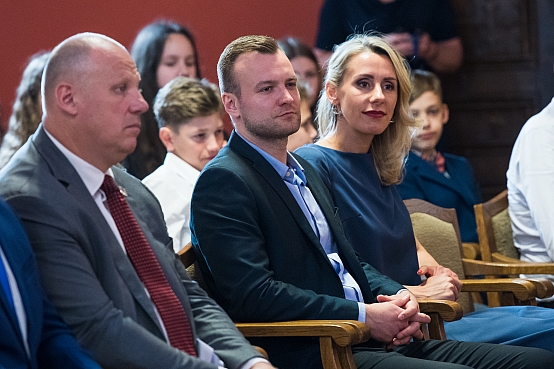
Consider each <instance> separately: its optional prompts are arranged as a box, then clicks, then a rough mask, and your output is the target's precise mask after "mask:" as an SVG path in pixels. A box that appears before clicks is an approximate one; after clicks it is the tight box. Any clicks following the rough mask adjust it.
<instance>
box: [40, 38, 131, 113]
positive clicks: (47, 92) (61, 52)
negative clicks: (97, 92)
mask: <svg viewBox="0 0 554 369" xmlns="http://www.w3.org/2000/svg"><path fill="white" fill-rule="evenodd" d="M114 46H116V47H120V48H122V49H123V50H126V49H125V47H124V46H123V45H121V44H120V43H119V42H117V41H115V40H113V39H111V38H109V37H107V36H104V35H101V34H98V33H79V34H76V35H74V36H71V37H69V38H67V39H65V40H64V41H62V42H61V43H60V44H59V45H58V46H56V47H55V48H54V50H52V53H51V55H50V58H49V59H48V62H47V63H46V67H45V68H44V73H43V75H42V84H41V88H42V90H41V91H42V101H43V107H42V108H43V111H44V112H46V111H47V108H48V105H49V104H50V103H51V100H52V97H53V96H52V95H53V94H54V89H55V87H56V85H57V84H58V83H59V82H60V81H62V80H66V79H67V80H70V81H73V82H80V83H85V82H86V80H87V78H86V73H84V72H86V71H87V69H88V68H90V67H91V65H90V57H89V56H90V54H91V51H92V50H94V49H110V48H113V47H114Z"/></svg>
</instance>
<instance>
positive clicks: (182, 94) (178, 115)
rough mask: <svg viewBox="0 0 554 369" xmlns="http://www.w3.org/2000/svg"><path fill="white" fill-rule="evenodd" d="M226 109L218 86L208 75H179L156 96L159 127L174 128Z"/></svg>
mask: <svg viewBox="0 0 554 369" xmlns="http://www.w3.org/2000/svg"><path fill="white" fill-rule="evenodd" d="M222 111H223V104H222V103H221V97H220V96H219V93H218V91H217V86H216V85H214V84H213V83H210V82H208V81H207V80H205V79H203V80H198V79H196V78H187V77H177V78H175V79H173V80H171V81H170V82H169V83H167V84H166V85H165V86H164V87H162V88H161V89H160V91H159V92H158V94H157V95H156V99H155V100H154V114H155V116H156V119H157V120H158V125H159V127H160V128H162V127H169V128H171V129H172V130H173V131H174V132H178V130H179V127H180V126H181V125H183V124H186V123H188V122H189V121H190V120H191V119H193V118H197V117H206V116H209V115H212V114H214V113H219V114H221V113H222Z"/></svg>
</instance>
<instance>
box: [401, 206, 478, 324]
mask: <svg viewBox="0 0 554 369" xmlns="http://www.w3.org/2000/svg"><path fill="white" fill-rule="evenodd" d="M410 217H411V218H412V225H413V228H414V233H415V235H416V237H417V239H418V240H419V242H421V244H422V245H423V247H425V249H426V250H427V251H428V252H429V253H430V254H431V255H432V256H433V257H434V258H435V260H437V262H438V263H439V264H440V265H442V266H444V267H446V268H450V269H451V270H453V271H454V272H455V273H456V274H458V277H459V278H460V279H465V274H464V268H463V264H462V258H461V255H462V252H461V250H460V243H459V240H458V237H457V235H456V230H455V229H454V226H453V225H452V223H448V222H445V221H443V220H440V219H438V218H435V217H433V216H431V215H429V214H425V213H412V214H411V215H410ZM458 303H459V304H460V305H461V306H462V309H463V310H464V314H467V313H470V312H472V311H473V302H472V299H471V297H470V295H469V294H468V293H465V292H462V293H461V294H460V297H459V298H458Z"/></svg>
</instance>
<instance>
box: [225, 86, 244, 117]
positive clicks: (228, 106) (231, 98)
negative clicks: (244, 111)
mask: <svg viewBox="0 0 554 369" xmlns="http://www.w3.org/2000/svg"><path fill="white" fill-rule="evenodd" d="M221 101H222V102H223V107H224V108H225V111H226V112H227V114H229V115H230V116H231V117H232V118H238V117H240V109H239V107H238V99H237V96H236V95H235V94H232V93H230V92H224V93H223V95H221Z"/></svg>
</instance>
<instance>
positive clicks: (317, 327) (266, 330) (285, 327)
mask: <svg viewBox="0 0 554 369" xmlns="http://www.w3.org/2000/svg"><path fill="white" fill-rule="evenodd" d="M179 257H180V258H181V262H182V263H183V265H184V266H185V268H186V269H187V272H188V273H189V275H190V276H191V278H192V279H194V280H195V281H197V282H198V284H199V285H200V286H201V287H202V288H204V289H205V290H206V291H207V289H206V285H205V283H204V279H203V277H202V273H201V272H200V268H199V267H198V265H197V263H196V255H195V253H194V250H193V248H192V245H191V243H190V242H189V243H188V244H187V245H186V246H185V247H184V248H183V249H182V250H180V251H179ZM420 310H421V311H422V312H424V313H426V314H428V315H430V316H431V319H432V324H429V325H428V327H425V328H424V329H423V333H424V335H425V337H426V338H429V337H431V338H436V339H446V334H445V333H444V324H443V321H453V320H458V319H460V318H461V316H462V308H461V307H460V305H459V304H457V303H454V302H451V301H444V302H443V301H433V300H429V301H427V302H423V303H421V304H420ZM236 326H237V328H238V329H239V331H240V332H241V333H242V334H243V335H244V336H245V337H292V336H294V337H319V346H320V351H321V360H322V362H323V368H324V369H355V368H356V365H355V364H354V359H353V357H352V349H351V347H352V345H355V344H358V343H362V342H365V341H367V340H369V338H370V336H371V334H370V329H369V328H368V327H367V326H366V325H365V324H364V323H361V322H358V321H356V320H298V321H287V322H271V323H236Z"/></svg>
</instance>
